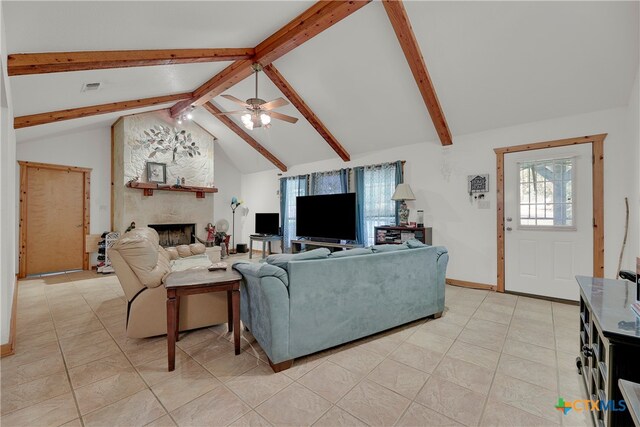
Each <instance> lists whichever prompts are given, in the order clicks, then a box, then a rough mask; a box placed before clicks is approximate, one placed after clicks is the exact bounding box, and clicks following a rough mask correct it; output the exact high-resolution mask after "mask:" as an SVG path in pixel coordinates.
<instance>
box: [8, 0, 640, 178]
mask: <svg viewBox="0 0 640 427" xmlns="http://www.w3.org/2000/svg"><path fill="white" fill-rule="evenodd" d="M313 4H314V2H285V1H283V2H276V1H254V2H245V1H226V2H224V1H218V2H53V1H51V2H49V1H47V2H12V1H6V2H5V4H4V10H5V17H4V19H5V24H6V39H7V49H8V52H9V53H10V54H12V53H27V52H55V51H81V50H116V49H117V50H124V49H179V48H220V47H254V46H256V45H257V44H258V43H260V42H261V41H262V40H264V39H265V38H266V37H268V36H269V35H270V34H272V33H273V32H275V31H276V30H278V29H279V28H281V27H282V26H283V25H285V24H286V23H287V22H289V21H290V20H291V19H293V18H294V17H296V16H297V15H298V14H300V13H302V12H303V11H304V10H306V9H307V8H309V7H310V6H311V5H313ZM638 6H639V4H638V2H418V1H411V2H405V7H406V11H407V14H408V16H409V18H410V20H411V24H412V27H413V30H414V33H415V36H416V40H417V42H418V44H419V46H420V49H421V51H422V54H423V56H424V59H425V61H426V64H427V67H428V69H429V73H430V75H431V79H432V81H433V84H434V86H435V89H436V91H437V94H438V97H439V99H440V103H441V105H442V110H443V111H444V113H445V115H446V119H447V121H448V124H449V128H450V129H451V133H452V134H453V140H454V145H455V137H456V135H462V134H468V133H473V132H479V131H483V130H488V129H494V128H499V127H505V126H511V125H516V124H520V123H526V122H533V121H538V120H544V119H548V118H553V117H560V116H566V115H572V114H579V113H584V112H589V111H595V110H601V109H606V108H613V107H619V106H626V105H627V102H628V99H629V95H630V91H631V86H632V84H633V79H634V78H635V75H636V73H637V67H638V49H639V48H638V37H639V35H638V15H639V10H638ZM229 64H230V62H210V63H199V64H181V65H163V66H154V67H137V68H120V69H107V70H92V71H74V72H67V73H51V74H38V75H25V76H15V77H11V79H10V84H11V89H12V98H13V103H14V113H15V115H16V116H22V115H30V114H35V113H42V112H48V111H55V110H61V109H66V108H74V107H83V106H90V105H96V104H103V103H109V102H118V101H125V100H133V99H140V98H148V97H155V96H162V95H168V94H178V93H183V92H190V91H192V90H194V89H195V88H196V87H198V86H199V85H201V84H202V83H204V82H205V81H207V80H208V79H209V78H211V76H213V75H215V74H216V73H218V72H219V71H221V70H222V69H224V68H225V67H227V66H228V65H229ZM274 65H275V66H276V67H277V69H278V70H279V71H280V72H281V73H282V74H283V75H284V76H285V77H286V79H287V80H288V81H289V83H291V85H292V86H293V87H294V88H295V90H296V91H297V92H298V94H299V95H300V96H301V97H302V98H303V99H304V101H306V103H307V104H308V106H309V107H310V108H311V109H312V110H313V112H314V113H315V114H316V115H317V116H318V117H319V118H320V119H321V120H322V122H323V123H324V124H325V125H326V127H327V128H328V129H329V130H330V132H331V133H332V134H333V135H334V136H335V138H336V139H337V140H338V141H339V142H340V143H341V144H342V145H343V146H344V147H345V149H346V150H347V151H348V152H349V153H350V154H351V157H352V158H353V157H355V156H358V155H360V154H363V153H366V152H369V151H374V150H378V149H382V148H390V147H394V146H401V145H407V144H413V143H419V142H424V143H433V144H440V142H439V141H438V136H437V134H436V132H435V129H434V126H433V124H432V121H431V120H430V118H429V114H428V112H427V109H426V108H425V103H424V101H423V100H422V97H421V95H420V92H419V91H418V88H417V86H416V82H415V80H414V78H413V76H412V74H411V70H410V69H409V66H408V65H407V61H406V59H405V56H404V54H403V52H402V50H401V49H400V45H399V43H398V39H397V38H396V36H395V34H394V31H393V28H392V26H391V23H390V21H389V18H388V16H387V14H386V13H385V10H384V7H383V5H382V4H381V3H380V2H379V1H373V2H372V3H371V4H368V5H367V6H365V7H362V8H361V9H360V10H357V11H356V12H354V13H353V14H352V15H350V16H348V17H346V18H345V19H344V20H342V21H340V22H338V23H337V24H335V25H334V26H332V27H331V28H329V29H327V30H326V31H324V32H322V33H321V34H319V35H317V36H315V37H314V38H312V39H311V40H309V41H307V42H306V43H304V44H303V45H301V46H299V47H297V48H296V49H294V50H293V51H291V52H289V53H287V54H286V55H284V56H282V57H281V58H279V59H277V60H276V61H275V62H274ZM89 82H101V83H102V88H101V89H100V90H99V91H97V92H81V87H82V85H83V84H84V83H89ZM253 91H254V88H253V80H252V79H246V80H244V81H242V82H240V83H238V84H237V85H235V86H233V87H232V88H230V89H229V90H227V91H225V93H230V94H232V95H234V96H236V97H238V98H241V99H246V98H249V97H251V96H253ZM279 96H283V95H282V94H281V93H280V91H279V90H278V88H277V87H276V86H275V85H274V84H273V83H272V82H271V81H270V80H269V79H268V78H267V76H266V75H264V74H261V75H260V97H261V98H263V99H266V100H270V99H273V98H277V97H279ZM214 102H215V103H216V104H217V105H218V106H219V107H221V108H222V109H224V110H231V109H236V106H235V105H234V104H233V103H231V102H229V101H227V100H226V99H224V98H221V97H219V96H218V97H216V98H215V99H214ZM174 104H175V102H173V103H167V104H162V105H157V106H153V107H148V108H144V109H135V110H130V111H127V112H126V113H124V114H129V113H131V112H136V111H146V110H152V109H157V108H160V107H170V106H172V105H174ZM278 111H281V112H282V113H284V114H289V115H292V116H295V117H299V118H300V121H298V123H297V124H295V125H291V124H288V123H284V122H279V121H277V122H274V123H273V126H272V127H271V128H270V129H256V130H253V131H249V132H248V133H249V134H250V135H251V136H252V137H253V138H254V139H255V140H257V141H258V142H259V143H260V144H262V145H263V146H264V147H265V148H267V149H268V150H269V151H270V152H271V153H273V155H274V156H276V157H277V158H278V159H280V160H281V161H282V162H283V163H284V164H285V165H288V166H291V165H296V164H301V163H305V162H310V161H316V160H321V159H329V158H339V157H338V155H337V154H336V152H335V151H334V150H332V149H331V147H330V146H329V145H328V144H327V143H326V142H325V140H324V139H323V138H322V137H321V136H320V135H319V134H318V132H316V130H315V129H314V128H313V127H312V126H311V125H310V124H309V123H308V122H307V121H306V120H305V119H304V118H303V117H302V115H301V114H300V113H299V112H298V111H297V110H296V108H295V107H293V106H291V105H289V106H286V107H284V108H281V109H279V110H278ZM122 114H123V113H109V114H105V115H99V116H92V117H87V118H80V119H74V120H68V121H64V122H59V123H51V124H46V125H41V126H34V127H28V128H24V129H19V130H17V138H18V141H24V140H30V139H34V138H42V137H46V136H48V135H52V134H60V133H67V132H75V131H77V130H78V129H87V128H95V127H100V126H104V127H108V126H110V125H111V124H112V123H113V122H114V121H115V119H116V118H117V117H119V116H120V115H122ZM194 115H195V120H196V121H197V122H198V123H199V124H201V125H202V126H204V127H205V128H207V129H208V130H209V131H210V132H212V133H213V134H214V135H216V136H217V137H218V142H219V144H220V146H221V148H222V149H223V150H224V151H225V152H226V154H227V155H228V157H229V158H230V159H231V161H233V162H234V163H235V165H236V167H238V169H239V170H241V171H242V172H245V173H248V172H254V171H259V170H266V169H270V168H273V167H274V166H273V164H272V163H270V162H269V161H268V160H266V159H265V158H264V157H262V156H261V155H260V154H259V153H258V152H256V151H255V150H254V149H253V148H251V147H250V146H249V145H248V144H247V143H246V142H245V141H243V140H242V139H241V138H240V137H238V136H237V135H236V134H235V133H233V132H232V131H231V130H229V128H228V127H227V126H225V125H224V124H223V123H222V122H220V121H219V120H218V119H217V118H216V117H214V116H212V115H211V114H210V113H209V112H207V111H205V110H204V109H202V108H199V109H197V110H196V111H195V114H194ZM234 120H235V119H234ZM238 123H239V121H238Z"/></svg>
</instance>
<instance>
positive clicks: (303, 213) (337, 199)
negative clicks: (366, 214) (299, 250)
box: [296, 193, 356, 240]
mask: <svg viewBox="0 0 640 427" xmlns="http://www.w3.org/2000/svg"><path fill="white" fill-rule="evenodd" d="M296 235H297V236H299V237H308V238H316V239H330V240H355V239H356V194H355V193H343V194H326V195H321V196H300V197H297V198H296Z"/></svg>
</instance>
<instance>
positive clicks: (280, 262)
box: [267, 248, 331, 270]
mask: <svg viewBox="0 0 640 427" xmlns="http://www.w3.org/2000/svg"><path fill="white" fill-rule="evenodd" d="M330 253H331V252H330V251H329V249H327V248H318V249H313V250H311V251H305V252H300V253H297V254H274V255H269V256H268V257H267V264H271V265H275V266H277V267H280V268H282V269H284V270H287V269H288V266H289V261H304V260H312V259H325V258H327V257H328V256H329V254H330Z"/></svg>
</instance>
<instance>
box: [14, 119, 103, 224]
mask: <svg viewBox="0 0 640 427" xmlns="http://www.w3.org/2000/svg"><path fill="white" fill-rule="evenodd" d="M17 157H18V160H25V161H31V162H41V163H52V164H58V165H65V166H78V167H83V168H91V203H90V206H89V209H90V214H91V215H90V221H91V228H90V233H92V234H100V233H102V232H104V231H108V230H110V222H111V206H110V202H111V129H110V128H109V127H100V128H97V129H90V130H85V131H80V132H70V133H68V134H66V135H56V136H53V137H51V138H41V139H34V140H30V141H23V142H18V144H17Z"/></svg>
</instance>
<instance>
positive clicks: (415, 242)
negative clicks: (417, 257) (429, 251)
mask: <svg viewBox="0 0 640 427" xmlns="http://www.w3.org/2000/svg"><path fill="white" fill-rule="evenodd" d="M406 243H407V246H409V249H417V248H426V247H428V246H429V245H425V244H424V243H422V242H421V241H420V240H417V239H411V240H407V242H406Z"/></svg>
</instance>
